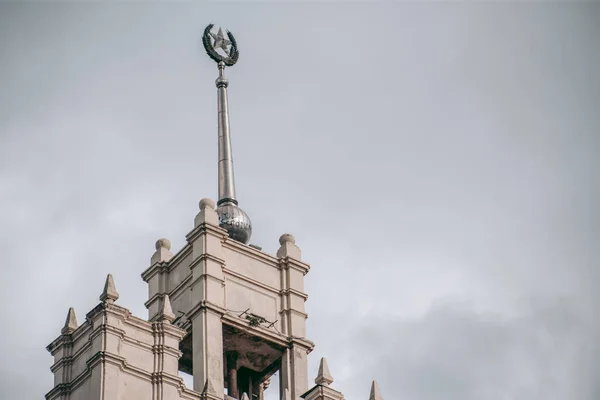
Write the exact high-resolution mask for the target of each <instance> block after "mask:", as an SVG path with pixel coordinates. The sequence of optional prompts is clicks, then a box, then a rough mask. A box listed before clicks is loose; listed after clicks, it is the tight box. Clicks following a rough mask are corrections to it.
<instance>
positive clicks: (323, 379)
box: [315, 357, 333, 386]
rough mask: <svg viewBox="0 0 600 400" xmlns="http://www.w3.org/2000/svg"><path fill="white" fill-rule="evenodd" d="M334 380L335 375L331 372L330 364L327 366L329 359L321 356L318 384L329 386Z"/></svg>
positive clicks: (316, 381) (316, 380)
mask: <svg viewBox="0 0 600 400" xmlns="http://www.w3.org/2000/svg"><path fill="white" fill-rule="evenodd" d="M332 382H333V377H332V376H331V373H329V366H327V360H326V359H325V357H323V358H321V364H319V372H318V373H317V378H316V379H315V383H316V384H317V385H323V386H329V385H330V384H331V383H332Z"/></svg>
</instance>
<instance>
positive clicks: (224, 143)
mask: <svg viewBox="0 0 600 400" xmlns="http://www.w3.org/2000/svg"><path fill="white" fill-rule="evenodd" d="M219 32H220V30H219ZM218 67H219V77H218V78H217V80H216V82H215V83H216V85H217V92H218V94H217V97H218V113H219V124H218V127H219V201H217V205H221V204H223V203H226V202H231V203H233V204H235V205H237V204H238V202H237V200H236V198H235V178H234V175H233V155H232V153H231V136H230V134H229V107H228V104H227V86H228V85H229V82H228V81H227V78H225V75H224V71H225V63H224V62H223V61H220V62H219V63H218Z"/></svg>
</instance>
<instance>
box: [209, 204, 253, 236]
mask: <svg viewBox="0 0 600 400" xmlns="http://www.w3.org/2000/svg"><path fill="white" fill-rule="evenodd" d="M217 214H218V215H219V226H220V227H221V228H224V229H226V230H227V232H228V233H229V237H230V238H232V239H233V240H237V241H238V242H242V243H244V244H248V242H249V241H250V236H252V222H250V218H249V217H248V215H247V214H246V213H245V212H244V211H243V210H242V209H241V208H239V207H238V206H236V205H235V204H233V203H224V204H221V205H219V206H218V207H217Z"/></svg>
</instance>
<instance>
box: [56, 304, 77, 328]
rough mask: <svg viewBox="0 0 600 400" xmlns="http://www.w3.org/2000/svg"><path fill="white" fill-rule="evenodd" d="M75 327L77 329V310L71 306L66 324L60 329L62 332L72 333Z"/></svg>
mask: <svg viewBox="0 0 600 400" xmlns="http://www.w3.org/2000/svg"><path fill="white" fill-rule="evenodd" d="M75 329H77V317H76V316H75V310H74V309H73V307H71V308H69V312H68V313H67V320H66V321H65V326H64V327H63V328H62V329H61V330H60V333H62V334H66V333H72V332H73V331H74V330H75Z"/></svg>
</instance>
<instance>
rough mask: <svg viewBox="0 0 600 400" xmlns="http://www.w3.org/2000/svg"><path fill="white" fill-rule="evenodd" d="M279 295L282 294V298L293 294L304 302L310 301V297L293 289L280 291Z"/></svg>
mask: <svg viewBox="0 0 600 400" xmlns="http://www.w3.org/2000/svg"><path fill="white" fill-rule="evenodd" d="M279 294H281V295H282V296H287V295H290V294H293V295H296V296H298V297H301V298H302V299H304V301H306V300H308V295H307V294H306V293H304V292H301V291H299V290H296V289H292V288H288V289H282V290H280V291H279Z"/></svg>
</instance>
